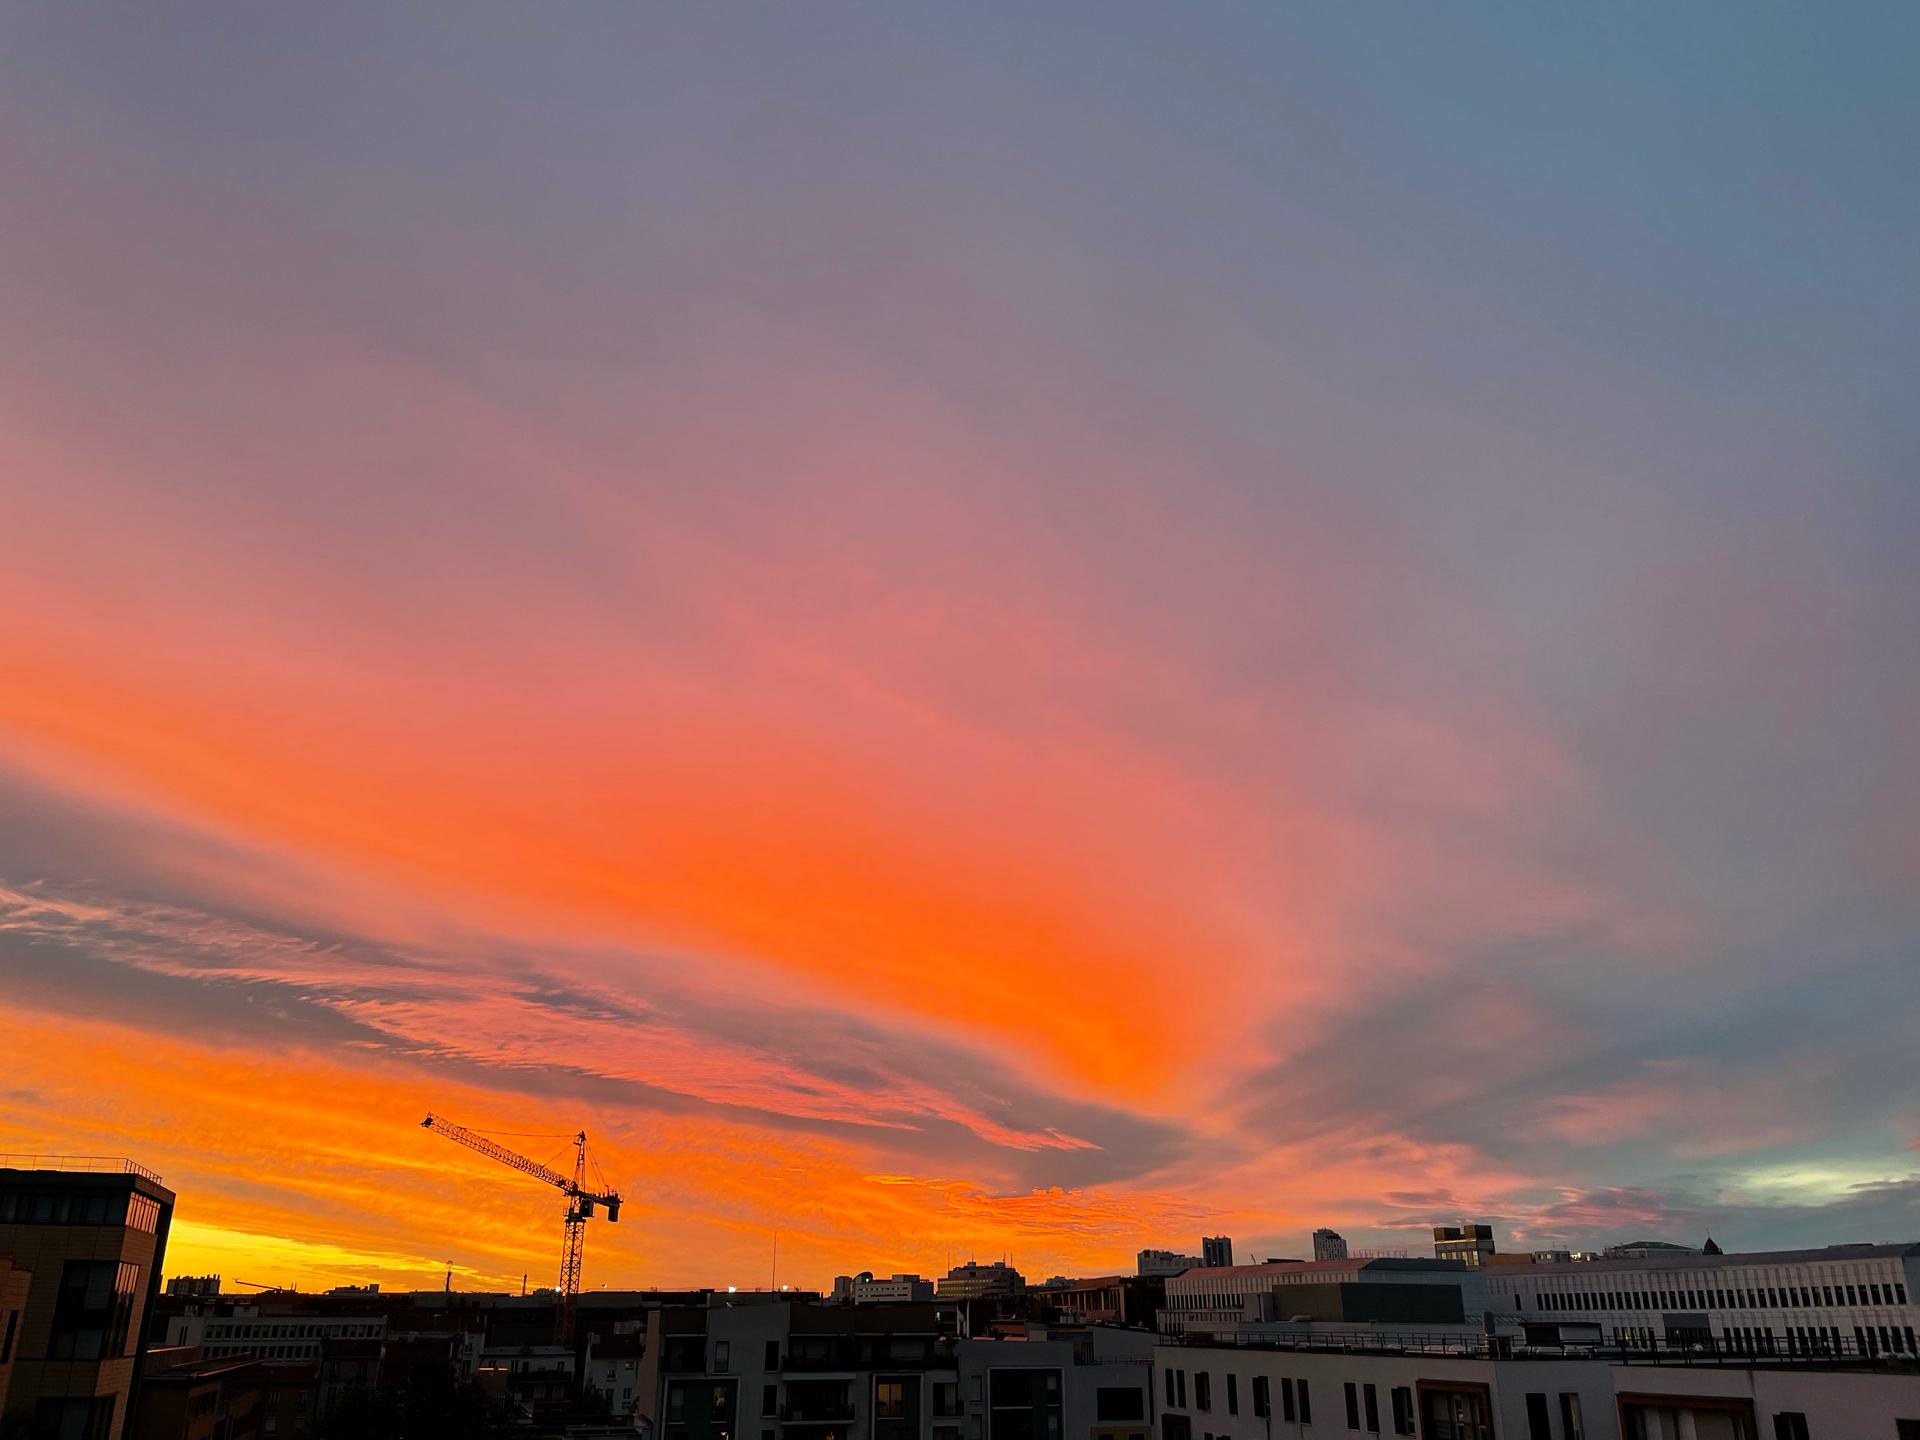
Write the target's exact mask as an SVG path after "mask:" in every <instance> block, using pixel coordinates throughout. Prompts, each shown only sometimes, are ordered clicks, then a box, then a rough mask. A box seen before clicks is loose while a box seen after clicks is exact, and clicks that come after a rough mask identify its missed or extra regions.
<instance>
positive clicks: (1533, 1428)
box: [1527, 1390, 1553, 1440]
mask: <svg viewBox="0 0 1920 1440" xmlns="http://www.w3.org/2000/svg"><path fill="white" fill-rule="evenodd" d="M1527 1440H1553V1420H1552V1418H1551V1416H1550V1414H1549V1412H1548V1410H1547V1397H1546V1395H1545V1394H1544V1393H1542V1392H1540V1391H1538V1390H1535V1391H1532V1392H1530V1393H1529V1394H1528V1395H1527Z"/></svg>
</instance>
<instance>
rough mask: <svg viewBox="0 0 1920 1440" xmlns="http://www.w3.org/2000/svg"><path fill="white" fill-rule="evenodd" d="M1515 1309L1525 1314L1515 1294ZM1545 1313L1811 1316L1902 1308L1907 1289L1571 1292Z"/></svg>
mask: <svg viewBox="0 0 1920 1440" xmlns="http://www.w3.org/2000/svg"><path fill="white" fill-rule="evenodd" d="M1513 1298H1514V1308H1515V1309H1524V1308H1526V1303H1525V1302H1526V1296H1525V1295H1523V1294H1516V1295H1515V1296H1514V1297H1513ZM1534 1303H1535V1305H1536V1306H1537V1307H1538V1308H1539V1309H1542V1310H1812V1309H1820V1308H1826V1309H1837V1308H1839V1307H1840V1306H1843V1305H1853V1306H1860V1305H1904V1304H1906V1303H1907V1287H1906V1286H1905V1285H1898V1284H1889V1285H1884V1286H1882V1285H1859V1286H1855V1285H1804V1286H1802V1285H1789V1286H1786V1287H1784V1288H1776V1287H1773V1286H1767V1287H1765V1288H1761V1287H1758V1286H1755V1287H1741V1288H1735V1289H1732V1290H1724V1289H1714V1290H1567V1291H1548V1292H1546V1293H1544V1294H1542V1295H1540V1296H1539V1297H1538V1298H1537V1299H1536V1300H1535V1302H1534Z"/></svg>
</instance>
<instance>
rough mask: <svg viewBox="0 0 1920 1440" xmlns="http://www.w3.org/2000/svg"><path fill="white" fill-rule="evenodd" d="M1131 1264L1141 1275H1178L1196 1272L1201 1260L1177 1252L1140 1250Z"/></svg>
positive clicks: (1194, 1256) (1196, 1256) (1197, 1257)
mask: <svg viewBox="0 0 1920 1440" xmlns="http://www.w3.org/2000/svg"><path fill="white" fill-rule="evenodd" d="M1133 1263H1134V1268H1135V1270H1136V1271H1137V1272H1138V1273H1139V1274H1142V1275H1178V1274H1179V1273H1180V1272H1181V1271H1182V1270H1198V1269H1199V1268H1200V1266H1201V1259H1200V1257H1199V1256H1198V1255H1183V1254H1181V1253H1180V1252H1179V1251H1177V1250H1142V1251H1141V1252H1140V1253H1139V1254H1138V1255H1136V1256H1134V1257H1133Z"/></svg>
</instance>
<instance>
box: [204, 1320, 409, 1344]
mask: <svg viewBox="0 0 1920 1440" xmlns="http://www.w3.org/2000/svg"><path fill="white" fill-rule="evenodd" d="M385 1329H386V1325H385V1324H384V1322H382V1323H377V1324H372V1325H368V1324H359V1323H355V1324H346V1323H343V1322H341V1321H337V1320H330V1321H323V1322H319V1323H316V1324H311V1325H264V1324H262V1325H255V1324H252V1323H251V1322H249V1323H248V1324H245V1325H239V1324H233V1323H230V1322H224V1321H223V1322H219V1323H216V1324H211V1325H208V1326H207V1338H208V1339H209V1340H308V1339H317V1338H319V1337H321V1336H326V1337H328V1338H331V1339H335V1340H371V1339H374V1338H376V1337H378V1336H379V1335H381V1334H382V1333H383V1332H384V1331H385Z"/></svg>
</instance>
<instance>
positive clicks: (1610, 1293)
mask: <svg viewBox="0 0 1920 1440" xmlns="http://www.w3.org/2000/svg"><path fill="white" fill-rule="evenodd" d="M1484 1273H1485V1275H1486V1279H1487V1284H1488V1286H1489V1287H1490V1289H1489V1301H1490V1305H1491V1309H1492V1311H1493V1313H1494V1314H1495V1315H1496V1317H1497V1318H1498V1319H1499V1321H1500V1322H1502V1323H1503V1324H1505V1325H1507V1326H1509V1327H1511V1326H1522V1327H1524V1326H1526V1325H1538V1324H1541V1323H1543V1322H1553V1321H1564V1322H1586V1323H1589V1324H1592V1325H1597V1326H1598V1327H1599V1328H1600V1330H1601V1332H1602V1334H1603V1335H1604V1336H1605V1337H1606V1338H1607V1339H1608V1340H1609V1341H1615V1340H1617V1341H1618V1342H1619V1343H1622V1344H1626V1345H1636V1344H1638V1345H1646V1346H1654V1345H1667V1346H1671V1345H1711V1346H1713V1347H1714V1348H1716V1349H1724V1350H1732V1351H1734V1352H1736V1353H1751V1354H1760V1355H1768V1354H1782V1355H1832V1356H1852V1355H1859V1356H1867V1357H1872V1356H1877V1355H1892V1356H1906V1357H1909V1358H1920V1348H1916V1333H1915V1332H1916V1330H1920V1244H1911V1245H1834V1246H1829V1247H1827V1248H1826V1249H1823V1250H1780V1251H1766V1252H1760V1253H1755V1254H1745V1255H1738V1254H1736V1255H1684V1256H1661V1257H1658V1258H1647V1259H1628V1258H1621V1259H1602V1260H1584V1261H1574V1262H1572V1263H1569V1264H1550V1265H1537V1264H1535V1265H1497V1266H1492V1267H1489V1268H1487V1269H1486V1270H1485V1272H1484ZM1169 1289H1171V1286H1169Z"/></svg>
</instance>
